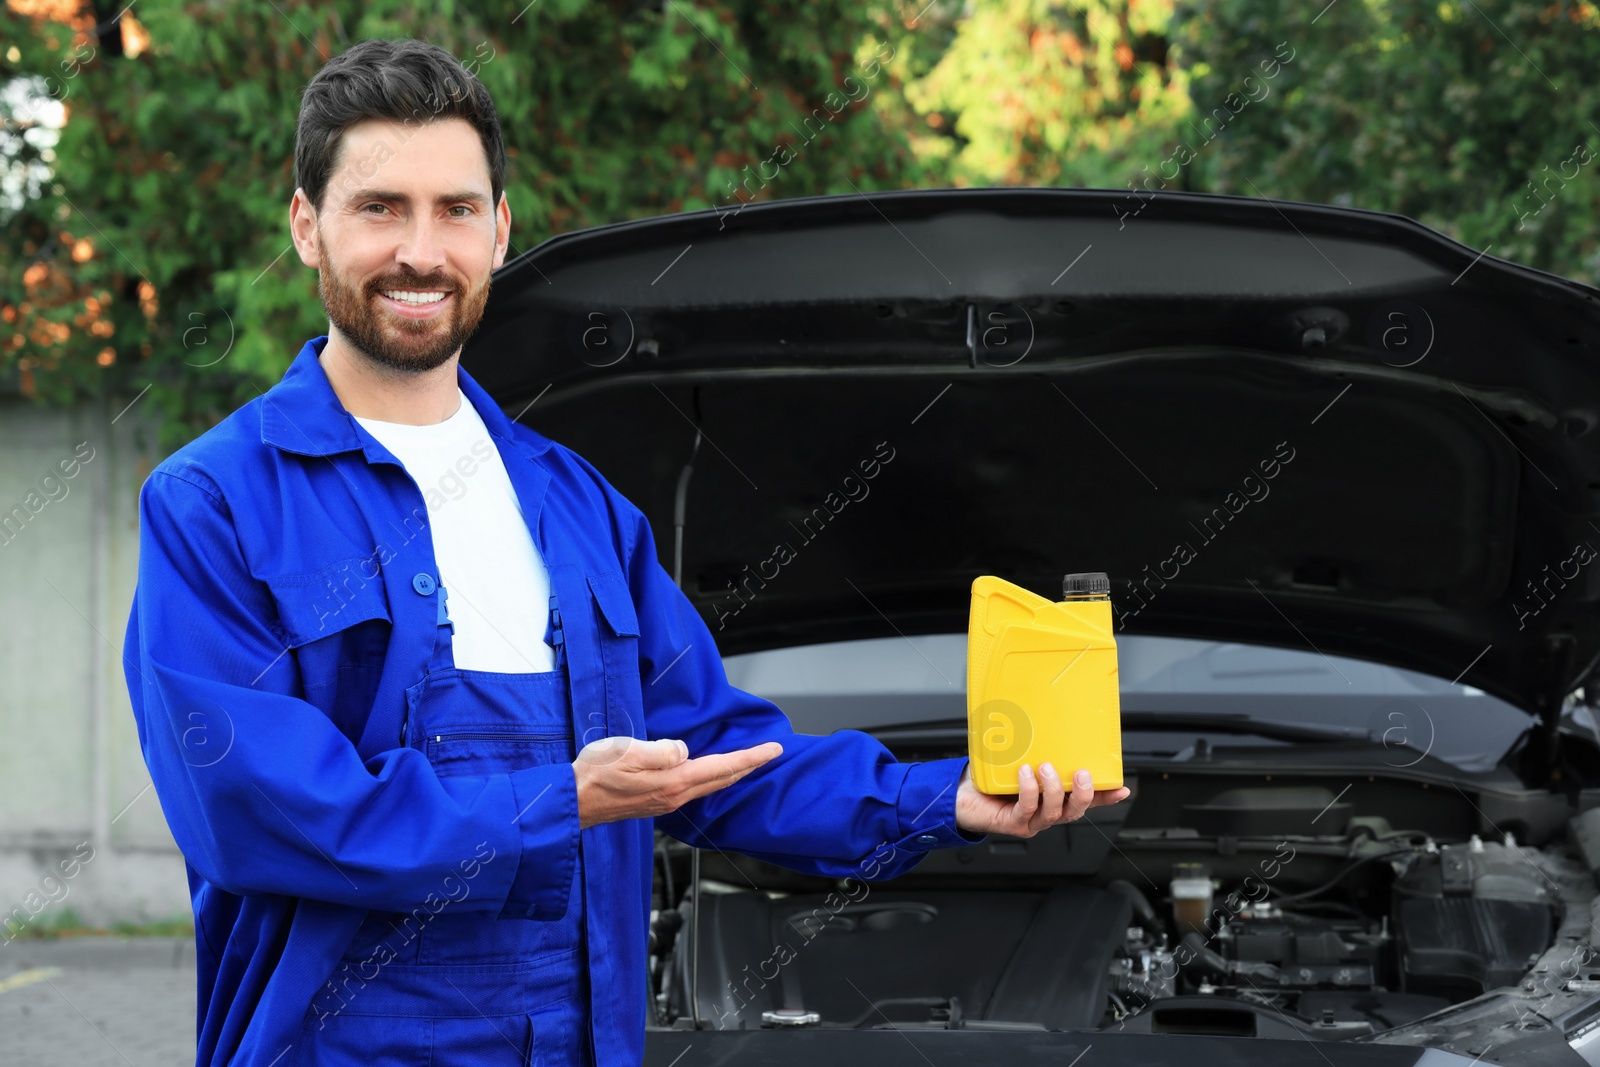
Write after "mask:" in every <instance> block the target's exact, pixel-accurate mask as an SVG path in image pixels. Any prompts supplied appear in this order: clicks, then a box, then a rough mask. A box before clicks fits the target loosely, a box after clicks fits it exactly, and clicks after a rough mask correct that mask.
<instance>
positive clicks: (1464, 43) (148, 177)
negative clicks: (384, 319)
mask: <svg viewBox="0 0 1600 1067" xmlns="http://www.w3.org/2000/svg"><path fill="white" fill-rule="evenodd" d="M135 17H136V18H137V19H138V20H140V23H142V28H143V31H144V32H145V33H147V34H148V41H149V46H148V48H146V49H145V50H144V51H142V52H140V53H139V54H137V55H126V56H123V55H112V54H111V53H112V52H114V51H116V49H114V48H108V47H106V45H107V42H104V41H99V42H93V41H91V40H90V39H89V38H88V36H87V35H86V32H85V31H86V30H87V29H88V28H89V27H90V26H92V24H93V21H94V19H93V16H92V15H89V14H88V13H87V9H86V10H85V12H84V13H82V14H80V15H79V16H77V21H76V22H75V23H74V25H73V26H70V27H69V26H66V25H63V24H60V23H54V22H49V21H41V20H37V19H34V18H31V17H26V16H23V15H20V14H18V13H16V11H15V10H14V9H13V8H11V7H0V41H4V42H14V44H12V45H0V53H3V54H0V84H5V85H8V86H9V88H10V89H12V90H14V89H16V88H17V87H18V85H19V84H23V83H26V84H27V85H31V86H32V87H33V92H34V93H35V95H42V96H44V97H45V98H49V97H52V96H53V97H55V98H57V99H63V100H64V101H65V103H66V106H67V107H68V108H69V109H70V112H69V121H68V122H67V123H66V125H65V127H64V128H63V129H62V131H61V136H60V141H59V143H58V144H56V145H55V147H54V156H53V158H51V157H50V156H49V155H48V154H47V153H46V151H45V149H44V146H43V142H41V141H37V140H33V139H32V138H34V136H35V134H36V133H37V131H28V130H26V129H25V128H24V122H23V120H22V116H21V113H20V112H17V111H15V110H13V109H14V107H15V104H16V100H17V96H16V94H15V93H14V92H13V93H11V94H10V95H8V96H5V97H0V118H4V119H5V120H6V126H5V129H4V131H3V135H0V179H3V180H4V181H5V182H6V183H9V184H12V185H15V186H16V187H17V188H18V189H20V190H21V201H22V202H21V206H20V207H17V208H14V209H6V208H0V242H3V247H4V250H5V251H4V255H3V256H0V316H3V317H4V322H5V325H6V327H7V329H6V330H5V331H3V332H0V373H3V374H5V375H8V376H9V377H10V378H11V380H12V383H13V386H14V387H15V388H20V389H21V390H22V391H23V392H24V393H25V394H27V395H30V396H32V397H34V398H36V399H37V400H38V401H40V402H46V403H69V402H72V401H74V400H76V399H79V398H82V397H84V396H91V395H98V394H102V393H107V392H111V393H114V394H116V395H118V396H119V397H125V398H130V399H131V398H133V397H135V396H138V397H139V401H138V402H139V403H141V404H148V405H151V406H152V407H154V408H155V409H156V410H157V411H158V412H159V415H160V418H161V424H162V444H163V445H164V446H166V447H174V446H176V445H177V444H179V443H181V442H182V441H184V440H187V439H188V438H190V437H192V436H194V435H195V434H196V433H198V432H200V431H202V430H204V429H205V428H206V427H208V426H210V425H212V424H213V423H215V422H216V421H217V420H218V419H220V418H222V417H223V416H224V415H226V414H227V413H228V412H229V411H231V410H233V409H234V408H236V407H237V406H238V405H239V404H241V403H243V402H244V401H246V400H248V399H250V398H251V397H253V396H255V395H256V394H257V393H259V392H261V391H263V390H265V389H266V388H268V387H270V386H271V384H272V383H273V382H275V381H276V380H277V379H278V377H279V376H280V375H281V373H282V371H283V369H284V368H285V367H286V366H287V365H288V362H289V360H290V359H291V358H292V357H293V355H294V353H295V352H296V351H297V350H298V348H299V346H300V345H301V344H302V343H303V342H304V340H305V339H306V338H309V337H312V336H315V335H316V334H319V333H322V332H325V331H326V329H327V320H326V318H325V317H324V315H323V312H322V308H321V304H320V302H319V300H318V298H317V292H316V276H315V272H313V271H311V270H310V269H308V268H306V267H305V266H304V265H303V264H302V263H300V261H299V257H298V255H297V254H296V253H295V252H294V250H293V248H292V246H291V244H290V241H289V236H288V204H289V200H290V197H291V194H292V193H293V188H292V186H291V181H292V173H293V165H292V154H293V145H294V122H295V116H296V111H297V107H298V102H299V94H300V91H301V90H302V88H303V87H304V85H305V83H306V82H307V81H308V80H309V79H310V78H311V76H312V75H313V74H314V73H315V72H316V70H317V69H318V68H319V67H320V66H321V64H322V63H323V62H324V61H325V60H326V59H327V58H329V57H331V56H332V55H334V54H335V53H337V52H339V51H341V50H343V49H344V48H346V47H348V46H349V45H351V44H353V43H354V42H356V41H358V40H361V39H363V38H367V37H398V36H412V37H419V38H422V39H425V40H429V41H434V42H436V43H438V44H440V45H441V46H443V47H445V48H447V49H448V50H449V51H451V52H452V54H454V55H456V56H458V57H459V58H460V59H461V60H462V61H463V62H464V63H466V64H467V65H468V67H469V69H472V70H473V71H475V72H476V74H477V75H478V77H480V78H481V79H482V81H483V82H484V84H485V85H486V86H487V87H488V88H489V90H490V92H491V93H492V94H493V96H494V98H495V102H496V105H497V107H498V109H499V112H500V118H501V123H502V126H503V127H504V132H505V138H506V143H507V150H508V169H507V175H506V191H507V196H508V198H509V200H510V203H511V208H512V215H513V220H514V221H513V226H512V234H511V245H512V254H513V255H515V254H518V253H520V252H523V251H525V250H527V249H528V248H530V247H532V246H533V245H535V244H537V243H539V242H540V241H542V240H544V239H545V238H547V237H549V236H551V235H552V234H556V233H560V232H563V231H566V230H571V229H575V228H579V227H585V226H591V225H596V224H600V223H605V222H612V221H617V220H621V219H628V218H637V217H641V216H646V215H654V214H660V213H664V212H673V211H680V210H692V209H696V208H706V207H729V208H732V207H736V206H737V204H738V203H740V202H743V201H746V200H750V199H769V198H773V197H790V196H810V195H817V194H820V193H851V192H853V191H856V190H860V191H865V192H870V191H871V190H874V189H887V188H901V187H913V186H916V187H926V186H942V185H971V184H1055V185H1090V186H1103V187H1111V188H1122V187H1124V186H1127V185H1129V184H1132V183H1138V184H1139V185H1141V186H1143V187H1145V188H1150V189H1156V190H1159V189H1162V188H1166V189H1191V190H1209V191H1219V192H1230V193H1241V194H1245V195H1265V196H1274V197H1285V198H1290V199H1298V200H1307V201H1314V202H1327V203H1335V204H1349V205H1354V206H1357V207H1363V208H1373V209H1378V210H1385V211H1395V212H1400V213H1402V214H1406V215H1409V216H1411V217H1413V218H1417V219H1419V220H1421V221H1422V222H1424V223H1427V224H1428V225H1431V226H1433V227H1435V228H1437V229H1439V230H1442V231H1443V232H1445V233H1448V234H1450V235H1452V236H1454V237H1456V238H1457V239H1459V240H1462V241H1464V242H1466V243H1468V244H1472V245H1475V246H1477V247H1480V248H1481V247H1487V248H1489V249H1490V250H1491V251H1492V252H1493V253H1494V254H1496V255H1499V256H1504V257H1506V258H1510V259H1514V260H1518V261H1521V262H1524V263H1528V264H1531V265H1534V266H1538V267H1542V268H1544V269H1547V270H1551V271H1555V272H1557V273H1561V274H1565V275H1568V276H1571V277H1575V278H1579V279H1581V280H1584V281H1588V282H1591V283H1592V282H1595V281H1596V280H1597V279H1600V248H1597V243H1600V238H1597V237H1596V236H1595V234H1596V225H1595V223H1596V221H1597V219H1596V216H1597V214H1600V196H1597V189H1600V186H1597V184H1596V179H1595V171H1596V170H1597V169H1600V160H1597V159H1596V158H1595V157H1596V155H1597V154H1600V128H1597V127H1596V126H1595V125H1592V124H1591V116H1593V115H1595V113H1596V112H1595V108H1594V103H1595V100H1596V95H1597V93H1600V89H1597V88H1595V87H1594V86H1592V85H1591V84H1589V81H1590V79H1586V78H1585V77H1584V75H1586V74H1587V73H1588V72H1590V71H1593V70H1596V69H1600V33H1597V27H1600V11H1597V9H1596V7H1595V5H1594V4H1593V3H1588V2H1583V3H1576V4H1573V3H1560V4H1550V3H1546V2H1544V0H1540V2H1537V3H1536V2H1533V0H1505V2H1501V3H1495V4H1489V3H1476V2H1473V0H1464V2H1461V3H1456V2H1454V0H1449V2H1445V3H1439V2H1438V0H1432V2H1429V3H1423V2H1419V0H1338V2H1336V3H1334V4H1331V5H1329V6H1327V7H1323V8H1320V9H1319V5H1318V4H1313V5H1311V6H1309V7H1308V6H1305V5H1299V4H1295V5H1290V4H1287V3H1269V2H1263V0H985V2H983V3H978V2H975V0H966V2H963V0H933V2H931V3H927V2H926V0H866V2H857V3H848V2H841V0H820V2H813V3H799V2H796V0H761V2H759V3H758V2H754V0H662V2H660V3H655V2H652V3H648V4H646V3H640V2H637V0H607V2H599V0H535V2H532V3H527V2H526V0H509V2H489V0H480V2H472V3H462V2H448V0H447V2H444V3H441V4H439V5H437V6H435V7H433V8H419V7H417V6H415V5H412V4H406V3H399V2H397V0H374V2H371V3H356V2H354V0H338V2H333V3H322V2H317V3H312V2H310V0H275V2H267V3H257V2H240V3H233V4H226V5H216V4H207V3H200V2H198V0H190V2H182V0H141V2H140V4H139V5H138V7H137V8H136V9H135V10H134V14H132V15H130V16H128V18H127V21H128V22H129V23H130V24H131V23H132V20H133V18H135ZM1271 63H1276V67H1275V68H1272V67H1264V66H1263V64H1271ZM1269 69H1272V70H1273V73H1272V74H1271V75H1270V76H1268V75H1267V74H1266V71H1267V70H1269ZM1596 121H1600V119H1597V120H1596ZM30 166H32V167H34V168H35V169H36V171H37V172H38V173H41V174H44V175H45V177H44V178H43V180H42V181H39V182H37V186H38V187H37V188H32V187H30V186H29V182H28V179H27V173H28V169H27V168H29V167H30ZM141 391H143V392H141ZM117 407H118V408H120V407H121V403H120V402H119V403H118V404H117Z"/></svg>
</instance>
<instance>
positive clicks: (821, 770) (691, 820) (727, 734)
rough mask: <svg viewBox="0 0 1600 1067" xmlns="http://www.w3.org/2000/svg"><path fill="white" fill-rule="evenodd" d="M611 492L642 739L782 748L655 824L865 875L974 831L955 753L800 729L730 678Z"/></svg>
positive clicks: (688, 838)
mask: <svg viewBox="0 0 1600 1067" xmlns="http://www.w3.org/2000/svg"><path fill="white" fill-rule="evenodd" d="M608 491H609V493H610V495H611V496H612V506H613V508H615V509H616V514H618V515H619V517H620V520H621V521H622V523H623V524H624V526H625V527H626V529H625V533H624V543H625V545H626V546H628V547H626V548H625V551H626V552H627V557H626V558H627V567H628V585H629V590H630V592H631V593H632V595H633V601H634V606H635V608H636V609H637V613H638V616H639V672H640V679H641V689H642V691H643V693H644V714H645V727H646V730H647V732H648V734H649V736H650V737H651V738H659V737H676V738H681V739H682V740H683V741H684V742H685V743H686V744H687V745H688V746H689V754H690V756H704V755H709V754H711V753H715V752H728V751H732V750H735V749H741V748H748V747H750V746H752V745H757V744H760V743H762V742H764V741H777V742H780V743H781V744H782V745H783V754H782V755H781V756H779V757H778V758H777V759H775V760H773V761H772V762H770V763H768V764H767V765H766V766H764V767H762V768H760V769H758V770H756V771H754V772H752V773H751V774H749V775H747V776H746V777H745V778H743V779H741V780H740V781H738V782H736V783H734V784H733V785H731V786H728V787H726V788H724V789H721V790H718V791H716V792H714V793H710V794H708V795H707V796H704V797H701V798H700V799H698V800H694V801H691V802H690V803H688V804H685V805H684V806H683V807H681V808H679V809H678V810H677V811H675V812H672V813H670V814H667V815H663V816H660V817H658V818H657V819H656V825H657V826H658V827H660V828H661V829H662V830H665V831H666V832H667V833H669V834H671V835H672V836H673V837H676V838H678V839H679V840H681V841H685V842H687V843H689V844H691V845H694V846H695V847H697V848H710V849H718V850H729V851H735V852H741V853H744V854H745V855H748V856H753V857H755V858H757V859H762V860H766V861H768V862H771V863H775V864H779V865H781V866H784V867H788V868H791V869H793V870H798V871H803V872H806V873H810V874H821V875H828V876H834V877H844V876H855V877H858V878H862V879H866V880H872V879H879V878H892V877H895V876H896V875H900V874H903V873H905V872H906V871H908V870H910V869H911V868H912V867H914V866H916V864H917V863H919V862H920V861H921V860H922V857H923V856H924V855H926V854H927V852H928V851H929V850H930V849H935V848H948V847H952V846H961V845H970V844H974V843H976V842H979V841H982V840H983V836H982V835H976V834H972V835H969V834H967V833H966V832H965V831H962V830H960V829H959V828H958V827H957V826H956V818H955V801H956V787H957V783H958V782H959V781H960V779H961V775H962V772H963V771H964V770H965V768H966V763H967V761H966V760H965V759H944V760H935V761H932V762H928V763H900V762H898V761H897V760H896V759H895V758H894V756H893V755H892V754H891V753H890V752H889V750H888V749H887V748H885V747H884V746H883V744H882V743H881V742H879V741H878V740H877V739H876V738H874V737H872V736H871V735H869V734H866V733H862V732H860V731H858V730H840V731H838V732H836V733H833V734H830V735H828V736H826V737H819V736H813V735H807V734H797V733H795V731H794V728H793V727H792V726H791V725H790V723H789V720H788V717H787V716H785V715H784V713H783V712H782V711H781V710H780V709H779V708H778V706H777V705H776V704H774V703H772V702H771V701H769V700H765V699H763V698H761V697H758V696H755V695H754V694H751V693H747V692H745V691H744V690H742V689H739V688H737V687H735V686H734V685H732V684H730V683H729V681H728V677H727V673H726V672H725V671H724V669H723V666H722V656H721V653H720V652H719V651H718V649H717V645H716V641H715V640H714V639H713V638H712V636H711V631H710V628H709V627H707V626H706V624H705V620H704V619H702V618H701V617H700V614H699V612H698V611H696V610H695V607H694V605H693V603H691V602H690V600H689V598H688V597H687V596H685V595H684V593H683V591H682V590H680V589H679V588H678V587H677V585H676V584H675V583H674V582H673V580H672V578H671V576H670V575H668V574H667V572H666V570H665V569H664V568H663V567H662V566H661V563H660V561H659V560H658V559H657V558H656V550H655V539H654V537H653V536H652V534H651V530H650V525H649V521H648V520H647V519H646V518H645V516H644V514H643V513H642V512H640V511H639V509H638V508H636V507H635V506H634V505H633V504H632V503H630V502H629V501H627V500H626V498H624V497H622V496H621V495H620V494H618V493H617V492H616V490H614V489H610V488H609V487H608Z"/></svg>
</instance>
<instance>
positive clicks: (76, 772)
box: [0, 397, 189, 943]
mask: <svg viewBox="0 0 1600 1067" xmlns="http://www.w3.org/2000/svg"><path fill="white" fill-rule="evenodd" d="M130 403H131V406H129V405H130ZM146 414H147V412H146V411H144V410H141V404H140V402H139V401H138V400H136V399H135V398H133V397H121V398H116V399H113V400H110V401H107V402H103V403H98V404H85V405H82V406H80V407H77V408H74V409H69V410H62V409H40V408H35V407H34V406H32V405H31V404H28V403H26V402H24V401H21V400H18V399H16V398H11V397H4V398H0V576H3V578H4V580H3V581H0V610H3V618H4V619H5V620H6V622H5V625H4V628H3V630H0V943H3V942H4V940H5V939H6V932H7V930H8V929H9V930H10V932H11V933H12V934H13V935H14V934H15V933H16V932H18V930H17V928H18V926H19V925H23V924H30V923H39V924H49V923H51V922H56V921H59V920H60V918H61V917H62V915H63V914H64V912H65V910H66V909H68V908H70V909H72V910H73V911H74V912H76V914H77V915H78V917H79V918H81V919H83V920H84V921H86V922H90V923H92V924H96V925H99V924H109V923H112V922H116V921H134V922H140V921H149V920H161V919H172V918H184V917H187V916H188V915H189V895H188V886H187V882H186V880H185V877H184V868H183V860H182V857H181V856H180V855H179V853H178V851H177V847H176V846H175V845H174V843H173V841H172V836H171V834H170V833H169V832H168V830H167V825H166V821H165V819H164V818H163V817H162V814H161V807H160V804H159V803H158V802H157V800H156V796H155V791H154V790H153V789H151V788H149V784H150V776H149V773H148V772H147V771H146V770H145V766H144V759H143V757H142V756H141V755H140V752H139V741H138V735H137V733H136V731H135V729H134V721H133V715H132V711H131V709H130V707H129V702H128V690H127V684H126V681H125V680H124V676H123V670H122V662H121V658H122V639H123V634H124V632H125V630H126V628H127V621H128V610H129V607H130V606H131V604H132V601H133V590H134V583H135V581H136V578H137V568H138V554H139V515H138V493H139V487H140V485H141V484H143V482H144V479H145V477H146V476H147V475H148V474H149V472H150V469H151V468H152V467H153V466H154V465H155V463H156V462H158V461H159V459H160V455H161V453H160V452H158V451H157V447H156V434H155V432H154V427H153V425H152V424H151V423H150V422H149V421H147V420H146V419H145V418H142V416H144V415H146ZM7 924H9V925H7Z"/></svg>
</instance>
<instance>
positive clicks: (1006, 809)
mask: <svg viewBox="0 0 1600 1067" xmlns="http://www.w3.org/2000/svg"><path fill="white" fill-rule="evenodd" d="M1017 782H1018V784H1019V786H1020V789H1019V791H1018V793H1017V797H1016V799H1015V800H1012V799H1011V797H1009V796H1003V797H1001V796H994V795H992V794H989V793H980V792H978V787H977V786H975V785H973V784H972V768H971V766H968V767H967V769H966V771H965V772H963V773H962V775H961V784H960V786H958V787H957V789H956V825H957V826H959V827H960V828H961V829H963V830H966V831H967V832H968V833H978V834H991V833H992V834H1009V835H1011V836H1012V837H1032V836H1033V835H1034V834H1036V833H1038V832H1039V831H1040V830H1043V829H1045V828H1046V827H1048V826H1057V825H1059V824H1061V823H1069V822H1072V821H1073V820H1074V819H1078V818H1081V817H1082V816H1083V813H1084V812H1086V811H1088V810H1089V809H1090V808H1097V807H1099V806H1100V805H1102V804H1115V803H1116V802H1117V801H1119V800H1123V799H1125V798H1126V797H1127V796H1128V787H1127V786H1121V787H1120V788H1117V789H1101V790H1098V791H1097V790H1095V789H1094V785H1093V782H1092V781H1091V779H1090V777H1089V772H1088V771H1084V770H1080V771H1078V773H1077V774H1076V775H1074V781H1073V788H1072V791H1071V792H1070V793H1069V792H1067V791H1066V787H1065V785H1064V784H1063V783H1062V781H1061V776H1060V775H1059V774H1057V773H1056V769H1055V768H1054V767H1052V766H1051V765H1050V764H1048V763H1044V764H1041V765H1040V766H1039V773H1038V774H1035V773H1034V770H1033V768H1032V767H1030V766H1029V765H1028V764H1026V763H1024V764H1023V765H1022V766H1021V767H1020V768H1018V771H1017Z"/></svg>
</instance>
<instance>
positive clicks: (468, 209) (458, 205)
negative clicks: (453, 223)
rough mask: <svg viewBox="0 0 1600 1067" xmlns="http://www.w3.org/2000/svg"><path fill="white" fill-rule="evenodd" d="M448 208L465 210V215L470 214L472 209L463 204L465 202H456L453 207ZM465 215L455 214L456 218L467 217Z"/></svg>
mask: <svg viewBox="0 0 1600 1067" xmlns="http://www.w3.org/2000/svg"><path fill="white" fill-rule="evenodd" d="M450 210H451V211H465V212H466V213H467V215H470V214H472V209H471V208H470V207H468V206H467V205H465V204H456V205H454V206H453V207H451V208H450ZM467 215H457V216H455V217H456V218H458V219H464V218H466V217H467Z"/></svg>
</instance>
